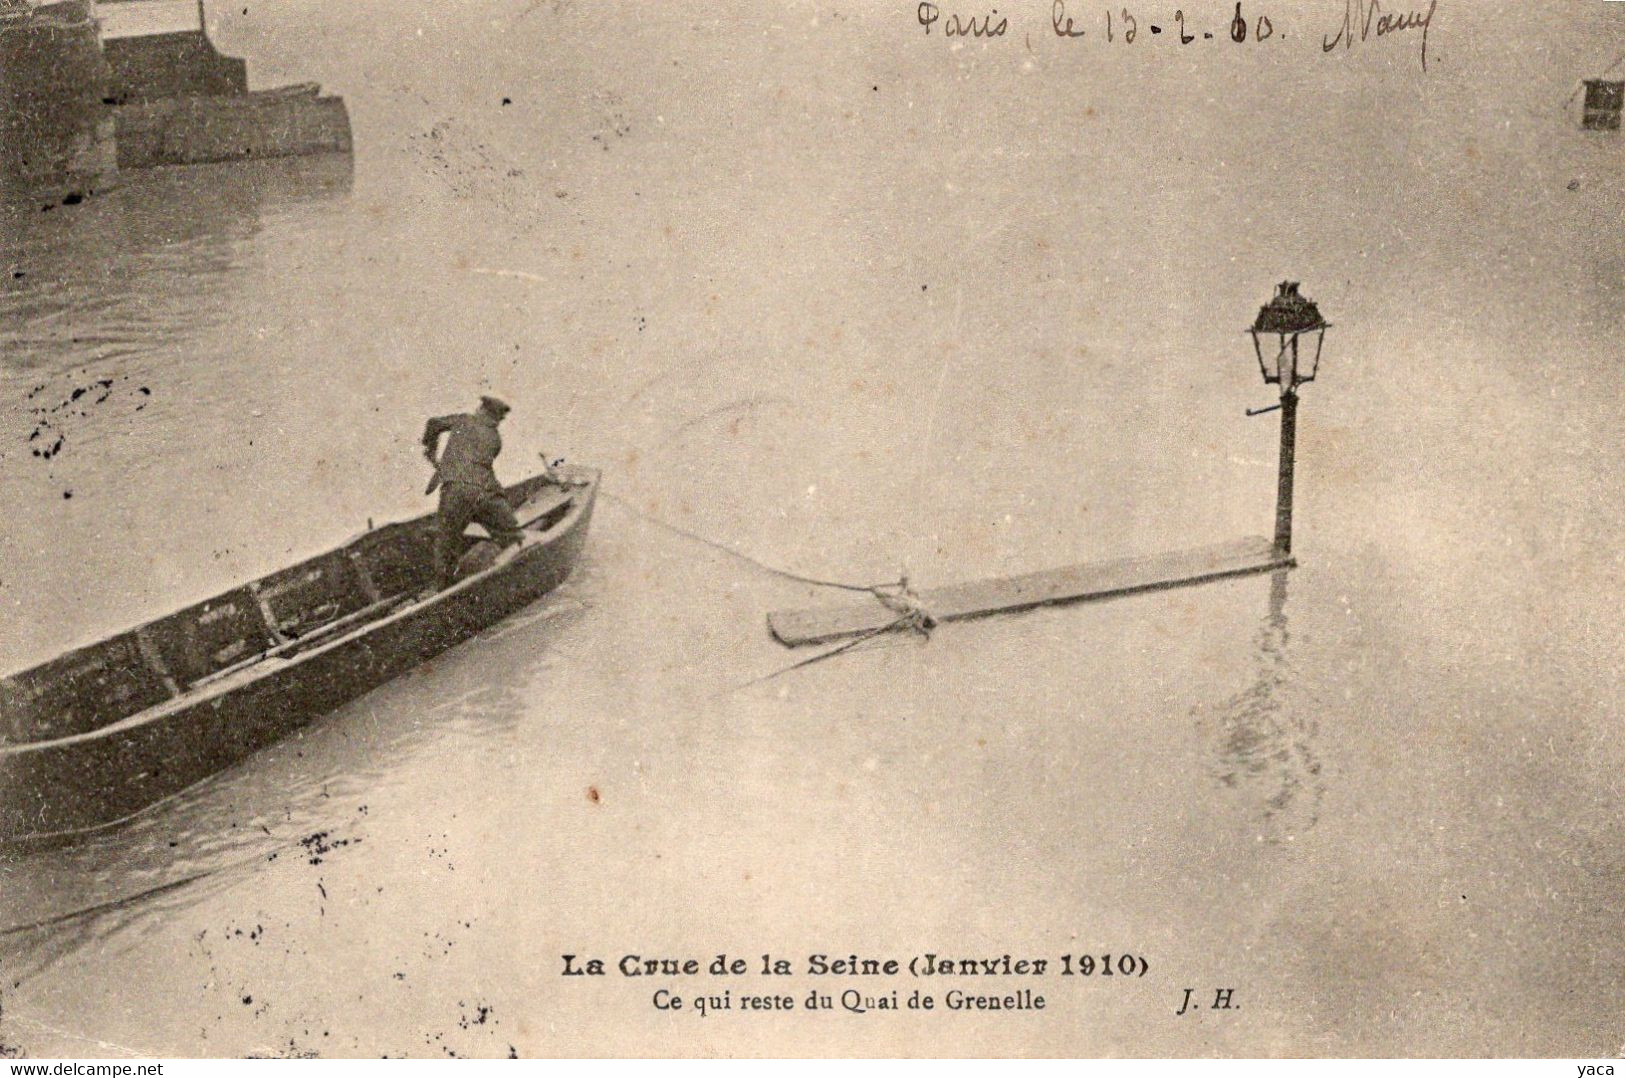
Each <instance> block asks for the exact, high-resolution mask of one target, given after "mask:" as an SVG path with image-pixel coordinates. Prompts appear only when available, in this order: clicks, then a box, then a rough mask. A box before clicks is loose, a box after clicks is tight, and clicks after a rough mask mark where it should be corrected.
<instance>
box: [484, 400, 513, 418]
mask: <svg viewBox="0 0 1625 1078" xmlns="http://www.w3.org/2000/svg"><path fill="white" fill-rule="evenodd" d="M480 407H481V408H484V409H485V410H486V411H487V412H490V413H492V414H493V415H498V416H504V415H507V414H508V413H509V412H511V411H513V409H512V408H509V407H508V402H507V401H505V400H503V399H502V398H501V397H481V398H480Z"/></svg>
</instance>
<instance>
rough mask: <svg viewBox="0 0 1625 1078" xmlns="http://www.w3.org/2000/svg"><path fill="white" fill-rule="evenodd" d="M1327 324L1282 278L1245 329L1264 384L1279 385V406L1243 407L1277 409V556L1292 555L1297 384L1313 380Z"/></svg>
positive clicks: (1251, 410)
mask: <svg viewBox="0 0 1625 1078" xmlns="http://www.w3.org/2000/svg"><path fill="white" fill-rule="evenodd" d="M1327 325H1328V323H1327V322H1326V320H1325V319H1324V318H1322V317H1320V309H1319V308H1318V307H1316V306H1315V303H1314V301H1313V300H1311V299H1309V298H1307V297H1305V296H1302V295H1300V294H1299V293H1298V282H1297V281H1282V282H1281V283H1280V284H1279V285H1276V287H1275V296H1274V298H1272V299H1271V300H1270V301H1269V302H1268V303H1266V304H1265V305H1264V306H1262V307H1260V308H1259V309H1258V319H1257V321H1255V322H1254V323H1253V324H1252V327H1251V328H1250V329H1248V331H1247V332H1248V333H1250V334H1252V337H1253V351H1254V352H1255V353H1256V354H1257V356H1258V370H1259V373H1260V374H1262V375H1263V376H1264V382H1265V384H1266V385H1278V386H1280V387H1281V402H1280V403H1279V404H1272V405H1270V406H1269V407H1267V408H1256V409H1255V408H1249V409H1248V410H1247V414H1248V415H1262V414H1264V413H1265V412H1273V411H1275V410H1276V409H1277V408H1279V409H1280V410H1281V465H1280V469H1281V470H1280V477H1279V482H1278V485H1277V486H1276V489H1275V550H1276V552H1277V553H1278V554H1290V553H1292V463H1293V453H1294V451H1295V443H1296V440H1297V433H1298V387H1299V386H1300V385H1302V384H1303V383H1305V382H1313V381H1314V380H1315V373H1316V372H1317V371H1318V370H1319V369H1320V346H1321V344H1322V342H1323V341H1324V340H1325V339H1326V327H1327ZM1304 338H1307V339H1304ZM1300 340H1302V346H1301V347H1300V343H1299V342H1300Z"/></svg>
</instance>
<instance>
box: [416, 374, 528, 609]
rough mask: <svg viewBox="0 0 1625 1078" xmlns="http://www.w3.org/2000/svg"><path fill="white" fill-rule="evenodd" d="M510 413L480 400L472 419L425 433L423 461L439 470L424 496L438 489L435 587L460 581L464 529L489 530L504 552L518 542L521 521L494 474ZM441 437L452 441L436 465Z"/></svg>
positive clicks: (438, 420) (439, 424)
mask: <svg viewBox="0 0 1625 1078" xmlns="http://www.w3.org/2000/svg"><path fill="white" fill-rule="evenodd" d="M508 411H509V409H508V405H507V404H506V403H505V402H503V401H501V400H498V399H497V398H496V397H481V398H480V406H479V408H478V409H477V410H475V411H474V412H473V413H471V414H461V415H447V416H436V417H435V418H433V419H431V420H429V422H428V424H427V425H426V426H425V427H424V428H423V455H424V456H425V457H427V458H429V463H430V464H432V465H434V469H435V474H434V478H433V479H431V480H429V489H428V491H426V492H425V493H432V492H433V491H434V489H435V487H436V486H438V487H439V488H440V516H439V525H440V537H439V542H438V543H437V545H436V549H435V561H436V566H435V567H436V571H437V577H436V585H437V586H438V587H440V588H446V587H449V586H450V585H451V583H452V582H453V580H455V579H456V576H457V562H458V559H459V558H460V557H461V555H462V547H463V529H465V528H467V527H468V525H469V523H470V522H473V523H477V524H479V525H481V526H482V527H483V528H485V530H486V531H487V532H489V533H490V534H491V538H492V539H494V540H496V542H497V544H498V545H500V546H504V547H508V546H514V545H516V544H518V543H519V541H520V535H521V533H520V530H519V521H518V519H517V518H515V517H514V515H513V508H512V507H511V506H510V505H509V504H508V499H507V498H506V497H505V496H504V495H503V493H502V484H501V483H498V482H497V475H496V471H495V470H494V469H493V468H492V464H493V462H495V460H496V459H497V454H498V453H500V452H502V436H501V435H499V434H498V433H497V425H498V424H499V423H501V422H502V418H503V416H505V415H507V414H508ZM442 434H449V435H450V437H448V438H447V439H446V451H445V452H444V453H441V454H439V457H438V459H436V455H435V450H436V448H437V445H438V443H439V441H440V436H441V435H442Z"/></svg>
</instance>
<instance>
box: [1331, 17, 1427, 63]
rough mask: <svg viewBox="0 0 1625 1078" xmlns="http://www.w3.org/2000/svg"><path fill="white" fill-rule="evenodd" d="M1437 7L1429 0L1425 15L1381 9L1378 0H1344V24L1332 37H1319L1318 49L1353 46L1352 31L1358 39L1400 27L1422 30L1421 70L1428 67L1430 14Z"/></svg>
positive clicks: (1383, 33) (1392, 31)
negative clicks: (1357, 33)
mask: <svg viewBox="0 0 1625 1078" xmlns="http://www.w3.org/2000/svg"><path fill="white" fill-rule="evenodd" d="M1438 9H1439V0H1431V3H1429V4H1428V10H1427V14H1425V15H1424V14H1422V13H1421V12H1420V11H1407V12H1405V13H1404V14H1400V13H1398V12H1384V11H1383V10H1382V5H1381V4H1380V3H1378V0H1346V3H1345V5H1344V7H1343V25H1342V26H1341V27H1340V28H1339V29H1338V31H1337V34H1336V36H1334V37H1322V38H1321V40H1320V51H1321V52H1331V51H1332V50H1333V49H1335V48H1337V46H1338V45H1342V46H1343V47H1344V48H1345V49H1349V48H1353V47H1354V34H1355V30H1356V29H1358V30H1359V34H1360V40H1361V41H1364V40H1365V39H1366V38H1368V37H1371V36H1372V35H1373V34H1375V35H1376V36H1377V37H1383V36H1385V35H1387V34H1394V33H1398V32H1400V31H1401V30H1415V29H1418V28H1420V29H1421V31H1422V70H1423V71H1426V70H1427V69H1428V30H1429V29H1430V28H1431V27H1432V25H1433V14H1434V12H1436V11H1437V10H1438Z"/></svg>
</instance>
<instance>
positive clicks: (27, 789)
mask: <svg viewBox="0 0 1625 1078" xmlns="http://www.w3.org/2000/svg"><path fill="white" fill-rule="evenodd" d="M595 495H596V483H594V484H593V485H592V486H591V487H589V488H588V490H587V491H586V492H585V494H583V495H581V496H580V500H579V503H578V504H577V505H575V506H574V507H573V508H572V509H571V511H570V514H569V516H568V517H567V518H566V520H565V521H564V522H563V524H561V526H560V528H559V531H558V534H557V535H556V536H554V537H552V538H550V539H547V540H546V541H540V542H536V543H534V544H532V545H527V546H526V547H525V548H522V549H521V550H520V551H519V552H518V554H517V555H515V556H514V557H512V558H511V560H509V561H507V562H506V563H503V564H499V565H497V566H495V567H493V568H491V569H489V570H486V571H484V572H480V573H477V574H475V575H474V576H473V577H471V578H469V579H465V580H463V581H462V582H460V583H458V584H457V585H455V586H454V587H453V588H451V589H449V590H448V591H445V592H442V593H440V594H438V595H436V596H435V597H434V598H432V599H429V600H426V601H422V602H417V603H412V604H410V605H407V606H405V607H404V608H402V609H399V610H397V611H395V612H393V613H391V614H388V615H387V616H385V617H383V618H382V619H381V620H379V621H377V622H373V623H369V624H366V625H364V626H362V627H360V628H358V629H357V630H356V631H354V632H352V633H349V634H346V635H344V636H340V637H338V638H337V639H335V640H333V641H332V642H329V643H324V644H321V645H319V646H316V647H312V648H311V649H310V650H308V651H305V652H302V653H299V654H298V655H296V656H295V657H293V658H291V659H282V660H278V659H271V660H266V661H264V662H261V663H258V664H255V665H253V666H251V667H249V668H248V669H246V670H244V671H242V672H240V673H239V674H237V675H236V676H234V677H231V678H228V679H225V680H224V681H222V682H220V683H219V684H218V685H216V686H215V687H213V688H212V689H210V690H209V691H206V692H194V693H189V694H187V695H186V696H183V697H181V698H178V699H176V700H173V701H170V702H169V703H167V704H165V705H163V706H160V707H156V708H152V709H149V710H148V711H147V712H143V713H141V714H139V715H137V716H134V717H133V718H131V719H128V720H125V721H123V722H119V723H115V724H113V725H112V726H109V727H107V728H105V729H101V730H95V731H90V732H88V733H84V734H78V735H74V736H69V737H63V738H57V739H55V740H51V741H44V742H34V743H25V744H20V745H15V746H7V747H5V748H4V749H0V791H3V793H0V842H5V843H9V844H16V843H28V842H49V841H52V840H61V839H65V838H70V837H72V836H74V835H76V834H81V833H84V832H86V831H90V830H94V829H97V828H101V827H106V826H109V825H112V824H116V823H119V822H121V821H123V820H125V819H128V818H129V817H130V816H132V815H134V814H136V813H138V812H140V811H141V810H143V809H145V808H147V807H149V806H151V805H153V804H155V803H156V802H158V801H161V800H163V799H165V798H167V797H169V796H171V795H173V794H176V793H178V792H180V791H181V790H184V789H185V788H187V787H188V786H191V785H193V784H194V783H196V782H198V781H200V780H202V779H205V778H207V777H209V776H211V775H213V774H215V773H217V772H219V771H220V770H222V769H224V768H226V767H228V766H230V765H231V764H234V763H236V762H237V761H239V760H241V759H243V758H244V757H246V756H248V755H249V754H251V753H253V752H255V751H256V750H258V749H260V748H263V747H265V746H267V745H270V744H272V743H274V742H276V741H278V740H280V739H282V738H284V737H286V736H287V735H288V734H290V733H291V732H293V731H295V730H297V729H299V728H300V727H302V726H304V725H307V724H308V723H309V722H311V721H312V720H313V719H315V718H317V717H319V716H321V715H324V714H326V713H328V712H330V711H332V710H334V709H335V708H337V707H339V706H341V705H343V704H345V703H348V702H350V701H352V700H354V699H356V698H357V697H359V696H361V695H363V694H365V693H366V692H368V691H370V690H372V689H374V688H377V687H378V686H380V685H382V684H384V683H385V682H387V681H389V680H390V679H392V678H394V677H397V676H399V675H400V674H402V673H404V672H406V671H407V670H410V669H411V668H413V667H415V666H417V665H419V664H421V663H423V662H424V661H425V660H427V659H430V658H432V657H434V656H435V655H438V654H440V653H441V652H444V651H445V650H446V649H448V648H450V647H452V646H454V645H455V644H458V643H460V642H462V641H464V640H467V639H468V638H469V637H471V636H473V635H474V634H476V633H478V632H479V631H481V630H482V629H485V628H487V627H489V626H491V625H493V624H495V623H496V622H498V621H500V620H502V619H503V618H505V617H507V616H509V615H511V614H513V613H514V612H515V611H517V610H519V609H521V608H522V607H524V606H526V605H528V604H530V603H532V602H535V601H536V600H537V599H539V598H541V597H542V596H544V595H546V594H547V593H548V592H550V591H552V590H553V589H555V588H557V587H558V586H559V585H560V584H562V583H563V582H564V581H565V580H566V579H567V578H568V577H569V575H570V573H571V570H572V569H573V568H574V566H575V563H576V561H577V559H578V558H579V556H580V553H581V549H582V546H583V544H584V543H585V542H586V536H587V530H588V525H589V523H590V521H591V516H592V509H593V500H594V496H595Z"/></svg>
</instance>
